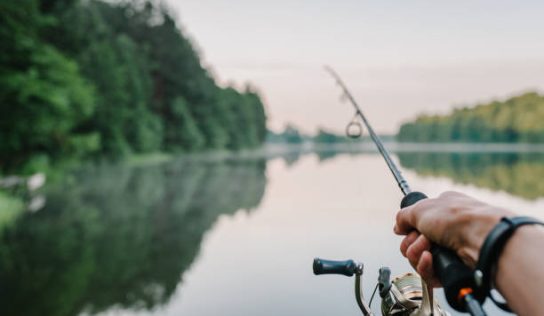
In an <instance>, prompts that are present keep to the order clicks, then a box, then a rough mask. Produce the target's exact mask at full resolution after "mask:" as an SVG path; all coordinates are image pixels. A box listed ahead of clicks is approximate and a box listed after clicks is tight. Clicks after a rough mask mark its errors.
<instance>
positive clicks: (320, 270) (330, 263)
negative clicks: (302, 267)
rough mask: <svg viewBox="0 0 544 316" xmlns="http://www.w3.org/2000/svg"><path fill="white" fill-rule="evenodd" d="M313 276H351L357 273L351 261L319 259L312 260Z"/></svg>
mask: <svg viewBox="0 0 544 316" xmlns="http://www.w3.org/2000/svg"><path fill="white" fill-rule="evenodd" d="M313 267H314V274H315V275H320V274H343V275H345V276H353V274H355V272H356V271H357V263H355V261H353V260H345V261H336V260H326V259H321V258H315V259H314V265H313Z"/></svg>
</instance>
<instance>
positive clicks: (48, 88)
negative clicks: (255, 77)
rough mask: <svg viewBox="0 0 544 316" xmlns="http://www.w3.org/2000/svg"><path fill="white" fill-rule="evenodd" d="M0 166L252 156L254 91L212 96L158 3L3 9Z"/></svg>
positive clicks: (260, 118)
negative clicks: (162, 154)
mask: <svg viewBox="0 0 544 316" xmlns="http://www.w3.org/2000/svg"><path fill="white" fill-rule="evenodd" d="M0 9H1V11H0V15H1V21H2V25H1V28H0V40H2V42H3V44H5V45H3V46H5V49H3V50H2V52H0V102H1V104H0V108H1V109H2V113H5V114H6V115H3V116H2V118H0V138H1V140H2V142H0V166H1V167H4V168H9V167H12V166H17V165H20V164H22V163H24V162H25V161H27V160H29V159H31V158H32V156H34V155H42V154H45V155H47V156H49V157H50V158H52V160H54V159H57V158H59V157H67V156H77V157H87V156H89V155H91V154H94V153H102V154H108V155H110V156H113V157H119V156H125V155H127V154H130V153H134V152H136V153H145V152H153V151H159V150H166V151H175V152H178V151H195V150H202V149H207V148H217V149H223V148H228V149H234V150H236V149H242V148H255V147H257V146H259V145H260V144H261V143H262V142H263V141H264V138H265V134H266V115H265V112H264V106H263V104H262V102H261V99H260V98H259V96H258V94H257V93H256V92H254V89H252V88H247V89H246V91H245V92H239V91H237V90H235V89H233V88H221V87H219V86H218V85H217V84H216V83H215V81H214V79H213V77H212V76H211V75H210V74H209V72H208V71H207V70H206V69H205V68H204V67H203V66H202V65H201V63H200V58H199V55H198V53H197V52H196V51H195V49H194V47H193V45H192V43H191V42H190V41H189V40H188V38H187V37H186V36H185V35H184V34H183V31H182V30H181V29H180V28H179V27H178V26H177V22H176V20H175V19H174V17H173V15H172V14H171V13H170V12H169V11H168V10H167V9H166V6H165V5H163V3H162V2H161V1H134V2H120V3H119V2H118V3H110V2H102V1H99V0H89V1H78V0H24V1H20V2H19V1H18V2H17V3H10V2H8V1H2V3H1V4H0Z"/></svg>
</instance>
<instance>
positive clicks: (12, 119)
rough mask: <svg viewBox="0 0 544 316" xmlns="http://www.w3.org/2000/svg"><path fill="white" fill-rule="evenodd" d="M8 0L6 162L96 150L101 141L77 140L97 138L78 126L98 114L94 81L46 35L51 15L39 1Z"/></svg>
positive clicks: (1, 60)
mask: <svg viewBox="0 0 544 316" xmlns="http://www.w3.org/2000/svg"><path fill="white" fill-rule="evenodd" d="M2 5H3V7H2V10H1V13H0V14H1V15H2V17H1V20H2V21H3V22H4V23H3V24H4V25H2V26H1V27H0V29H1V30H2V31H1V33H0V34H1V37H2V41H3V47H6V49H5V50H4V49H2V52H0V55H1V57H0V111H1V112H2V113H3V115H2V116H1V117H0V139H1V142H0V165H2V166H3V167H10V165H11V164H14V163H17V162H20V161H26V160H27V159H29V158H31V156H32V155H35V154H47V155H49V156H51V157H57V156H59V155H64V154H66V153H72V152H74V153H80V154H88V153H92V152H93V151H96V150H97V149H98V148H99V144H98V141H95V142H94V143H90V142H87V143H86V144H85V145H84V146H81V147H80V146H79V144H78V143H77V141H76V140H77V139H87V138H88V137H90V138H93V137H95V136H94V135H93V134H92V132H91V133H89V132H87V131H79V130H78V129H77V128H78V126H79V125H80V124H82V122H84V121H85V120H86V119H88V118H89V117H91V116H92V115H93V113H94V110H95V103H94V95H93V88H92V86H91V85H89V84H88V83H87V81H86V80H85V79H84V78H82V76H81V75H80V72H79V69H78V66H77V64H76V63H75V62H73V61H72V60H70V59H68V58H66V57H65V56H64V55H62V53H60V52H59V51H58V50H57V49H56V48H54V47H53V46H51V45H49V44H47V43H45V42H43V41H42V40H41V39H40V37H39V35H38V31H39V28H40V27H41V26H42V25H44V24H46V22H47V20H46V19H45V18H43V17H41V16H40V15H39V12H38V7H37V3H36V2H35V1H23V3H22V4H20V6H19V3H15V4H7V3H6V2H5V1H4V2H3V4H2ZM25 11H26V12H27V13H28V14H25ZM90 145H92V146H90Z"/></svg>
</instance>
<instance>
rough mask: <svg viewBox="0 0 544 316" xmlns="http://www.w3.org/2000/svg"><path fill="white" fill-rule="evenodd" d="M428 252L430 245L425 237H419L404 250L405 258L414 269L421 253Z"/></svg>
mask: <svg viewBox="0 0 544 316" xmlns="http://www.w3.org/2000/svg"><path fill="white" fill-rule="evenodd" d="M429 250H431V243H430V242H429V240H428V239H427V238H426V237H425V236H423V235H419V236H418V237H417V238H416V240H415V241H414V242H413V243H412V244H411V245H410V246H409V247H408V249H406V258H407V259H408V261H410V264H411V265H412V266H413V267H414V269H417V266H418V264H419V261H420V258H421V256H422V255H423V252H424V251H429Z"/></svg>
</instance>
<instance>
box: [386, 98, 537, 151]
mask: <svg viewBox="0 0 544 316" xmlns="http://www.w3.org/2000/svg"><path fill="white" fill-rule="evenodd" d="M543 120H544V96H542V95H540V94H538V93H535V92H528V93H524V94H521V95H518V96H514V97H512V98H509V99H507V100H505V101H493V102H490V103H487V104H480V105H477V106H475V107H472V108H468V107H465V108H459V109H455V110H454V111H453V112H452V113H450V114H448V115H421V116H419V117H418V118H417V119H416V120H415V121H413V122H408V123H405V124H403V125H402V126H401V128H400V130H399V132H398V134H397V140H399V141H406V142H504V143H513V142H526V143H539V142H544V125H543V124H542V121H543Z"/></svg>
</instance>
